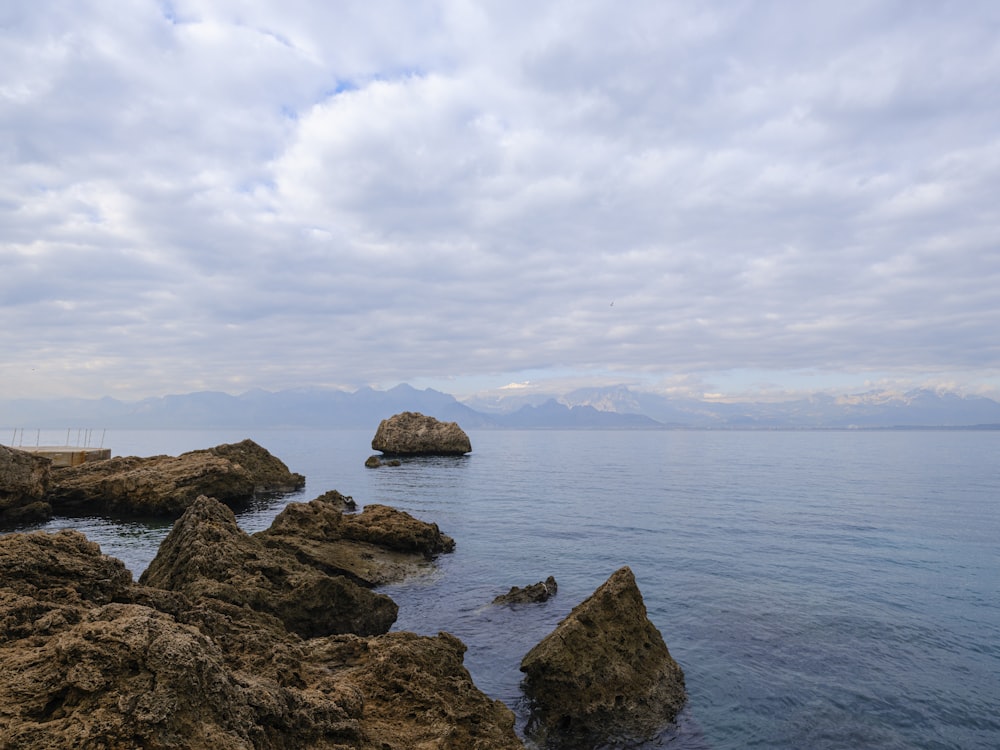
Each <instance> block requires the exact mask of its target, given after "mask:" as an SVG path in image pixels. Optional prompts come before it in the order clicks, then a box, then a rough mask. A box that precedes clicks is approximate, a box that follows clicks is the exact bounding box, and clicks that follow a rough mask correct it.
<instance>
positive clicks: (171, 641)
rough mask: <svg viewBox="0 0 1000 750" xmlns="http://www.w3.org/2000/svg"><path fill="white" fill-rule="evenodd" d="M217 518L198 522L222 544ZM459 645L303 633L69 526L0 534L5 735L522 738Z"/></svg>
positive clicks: (366, 743) (308, 740)
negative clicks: (143, 580)
mask: <svg viewBox="0 0 1000 750" xmlns="http://www.w3.org/2000/svg"><path fill="white" fill-rule="evenodd" d="M197 505H202V504H201V503H199V504H196V506H197ZM203 505H211V504H209V503H204V504H203ZM193 507H194V508H195V510H196V511H197V507H195V506H193ZM211 508H212V509H214V510H215V511H220V509H221V511H225V509H224V508H222V506H220V505H219V504H218V503H215V504H214V505H211ZM221 516H225V513H224V512H219V513H217V514H215V515H213V514H211V513H209V514H206V517H205V519H204V520H205V521H206V523H207V524H208V525H209V526H218V528H217V529H216V532H217V533H218V535H219V537H220V541H221V542H223V544H224V545H225V544H226V539H227V537H228V536H229V534H228V532H226V531H225V530H224V527H228V525H229V520H228V518H222V517H221ZM208 536H211V535H208ZM188 539H189V541H195V542H198V540H197V539H194V540H192V539H190V537H188ZM190 562H191V564H192V565H197V564H199V563H201V562H204V563H206V564H210V563H211V561H210V560H209V559H207V558H206V557H205V556H199V555H193V556H191V559H190ZM251 563H252V561H251ZM464 650H465V647H464V646H463V645H462V644H461V642H460V641H458V640H457V639H456V638H454V637H452V636H449V635H446V634H441V635H439V636H437V637H433V638H431V637H424V636H417V635H414V634H412V633H390V634H387V635H381V636H370V637H362V636H357V635H335V636H328V637H322V638H314V639H309V640H302V639H301V638H299V637H298V636H296V635H295V634H294V633H290V632H288V631H287V630H285V628H284V626H283V624H282V622H281V621H280V620H279V619H277V618H276V617H273V616H271V615H269V614H266V613H262V612H258V611H255V610H253V609H250V608H248V607H245V606H239V605H236V604H232V603H227V602H225V601H222V600H219V599H215V598H212V597H205V598H201V599H189V598H188V597H187V596H186V595H185V594H182V593H179V592H175V591H167V590H163V589H158V588H154V587H149V586H144V585H137V584H134V583H132V578H131V574H130V573H129V572H128V570H127V569H126V568H125V566H124V565H123V564H122V563H121V562H120V561H118V560H115V559H114V558H110V557H108V556H106V555H102V554H101V551H100V548H99V547H98V546H97V545H96V544H93V543H91V542H89V541H88V540H87V539H86V538H85V537H84V536H83V535H82V534H80V533H78V532H75V531H64V532H59V533H56V534H49V533H42V532H36V533H33V534H9V535H6V536H2V537H0V747H2V748H10V749H11V750H15V749H19V748H32V750H57V749H60V750H61V748H67V747H83V748H107V749H108V750H112V749H113V748H132V747H143V748H150V749H151V750H166V749H167V748H174V747H186V748H195V749H201V748H206V749H207V748H213V749H214V748H221V749H222V750H237V749H239V750H249V749H250V748H253V749H254V750H293V749H294V748H305V747H308V748H311V749H312V750H385V748H390V749H392V750H402V748H439V749H441V750H459V749H465V748H470V749H471V750H494V749H496V750H508V749H509V750H516V749H517V748H523V745H522V744H521V743H520V741H519V740H518V739H517V737H516V736H515V734H514V729H513V725H514V717H513V714H512V713H511V712H510V710H509V709H507V708H506V707H505V706H503V705H502V704H501V703H499V702H498V701H492V700H490V699H489V698H487V697H486V696H485V695H483V694H482V693H481V692H479V691H478V690H477V689H476V688H475V685H474V684H473V683H472V680H471V678H470V676H469V673H468V671H467V670H466V669H465V667H464V666H463V664H462V656H463V652H464Z"/></svg>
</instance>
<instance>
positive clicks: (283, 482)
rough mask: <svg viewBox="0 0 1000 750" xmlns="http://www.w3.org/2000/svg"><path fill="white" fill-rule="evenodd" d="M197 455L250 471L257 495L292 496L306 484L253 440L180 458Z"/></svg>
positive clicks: (304, 479) (191, 453)
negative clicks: (229, 463) (225, 460)
mask: <svg viewBox="0 0 1000 750" xmlns="http://www.w3.org/2000/svg"><path fill="white" fill-rule="evenodd" d="M200 453H210V454H212V455H213V456H219V457H220V458H227V459H229V460H230V461H232V462H233V463H234V464H235V465H237V466H240V467H242V468H243V469H246V470H247V471H249V472H250V476H251V477H253V481H254V489H256V490H257V491H258V492H293V491H295V490H299V489H302V488H303V487H304V486H305V484H306V478H305V477H304V476H302V475H301V474H298V473H296V472H292V471H289V470H288V467H287V466H286V465H285V463H284V462H283V461H282V460H281V459H279V458H277V457H276V456H273V455H271V453H270V452H269V451H267V450H266V449H265V448H262V447H261V446H259V445H257V443H255V442H254V441H253V440H244V441H242V442H240V443H232V444H224V445H217V446H215V447H214V448H206V449H205V450H200V451H190V452H189V453H183V454H181V455H182V457H183V456H190V455H198V454H200Z"/></svg>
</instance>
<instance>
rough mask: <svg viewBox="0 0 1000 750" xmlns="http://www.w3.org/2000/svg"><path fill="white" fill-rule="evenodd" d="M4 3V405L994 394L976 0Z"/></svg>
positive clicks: (992, 175) (987, 60)
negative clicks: (752, 387)
mask: <svg viewBox="0 0 1000 750" xmlns="http://www.w3.org/2000/svg"><path fill="white" fill-rule="evenodd" d="M2 13H3V21H2V23H0V52H2V54H3V56H4V59H5V60H7V61H9V63H8V64H7V65H5V66H4V69H3V70H2V71H0V144H3V145H0V265H2V268H3V273H2V277H0V346H2V350H3V352H4V355H5V356H4V358H3V361H2V362H0V379H2V382H3V383H4V384H5V387H6V388H7V389H8V391H9V393H11V394H15V395H16V394H25V395H27V394H31V393H36V392H37V393H79V394H90V395H100V394H103V393H112V394H113V395H145V394H147V393H161V392H167V391H171V392H178V391H184V390H191V389H194V388H200V387H206V388H220V389H224V390H233V389H242V388H246V387H252V386H262V387H267V388H281V387H291V386H296V385H302V384H309V383H333V382H335V383H341V384H352V385H362V384H365V383H390V384H391V383H393V382H397V381H400V380H411V381H414V382H421V381H423V382H428V381H433V380H434V379H439V380H442V381H443V380H449V382H456V383H459V382H461V379H462V378H465V379H469V380H470V382H471V380H475V382H477V383H482V382H483V381H484V379H488V378H493V379H494V382H495V384H496V386H494V387H499V385H501V384H504V383H509V382H511V381H512V380H513V381H515V382H517V381H519V380H524V378H522V377H520V376H519V375H518V373H525V372H531V373H534V374H535V375H534V376H533V377H531V381H532V382H533V383H535V382H544V381H546V379H547V378H549V377H550V378H553V379H560V382H569V381H570V380H573V382H576V383H580V382H582V380H586V379H588V378H589V379H590V380H592V381H594V382H596V381H601V382H608V379H613V378H616V377H617V378H619V379H620V380H622V381H626V380H628V381H630V382H632V381H635V382H639V381H642V382H646V383H650V384H656V383H670V382H678V383H681V384H682V386H683V387H685V388H687V387H688V385H686V384H688V383H695V384H696V385H695V386H691V387H692V388H694V389H695V390H698V389H700V390H701V391H703V392H704V391H712V390H716V389H715V388H714V386H712V385H711V383H710V382H709V381H708V380H705V381H704V382H705V385H704V387H702V381H701V380H700V378H702V377H706V378H712V379H713V380H712V381H711V382H713V383H714V382H728V381H726V380H725V379H722V380H719V378H718V377H717V375H715V374H718V373H725V372H728V371H732V372H740V371H754V372H770V373H773V377H772V378H770V381H772V385H773V386H774V387H776V388H779V389H780V387H781V382H782V379H783V378H784V379H786V380H789V381H792V380H795V379H796V377H797V376H796V375H795V374H794V373H796V372H801V371H802V370H803V369H807V370H817V371H823V372H829V373H848V374H850V373H854V374H855V375H856V376H858V377H864V373H866V372H869V373H870V372H878V373H892V372H894V373H897V375H898V376H899V377H901V378H918V379H919V378H920V377H925V378H933V377H941V378H945V377H947V378H948V379H949V380H950V381H954V382H963V383H965V384H966V387H970V388H980V387H992V386H991V385H990V384H991V383H992V384H995V383H996V382H997V378H998V377H1000V351H998V350H997V347H996V345H995V344H994V343H993V342H994V340H995V331H996V330H998V328H1000V319H998V316H1000V311H998V310H997V308H996V305H995V289H996V288H997V282H998V281H1000V256H998V255H997V253H995V252H994V250H995V248H994V247H993V245H994V244H995V238H996V237H997V236H998V235H1000V233H998V229H1000V227H998V223H1000V222H998V218H1000V217H998V213H997V210H996V208H995V205H994V204H995V195H996V194H997V192H998V187H1000V185H998V182H1000V169H998V166H1000V139H998V138H997V137H996V136H995V123H996V122H997V120H998V117H1000V111H998V106H1000V104H998V102H997V101H996V98H995V97H994V96H991V95H990V92H991V91H992V85H993V82H994V81H995V80H996V76H997V74H998V72H1000V51H998V48H997V46H996V45H995V43H994V42H993V34H992V32H991V29H992V28H995V26H996V23H997V21H998V20H1000V17H998V11H997V10H996V9H995V7H994V6H993V5H992V4H990V3H975V2H970V3H965V4H962V5H961V6H949V7H945V6H941V7H937V6H927V5H911V4H902V5H901V4H899V3H894V2H888V1H886V2H880V3H857V4H855V3H839V4H837V5H836V6H826V5H819V6H817V5H804V6H789V5H788V4H786V3H774V2H749V3H744V4H740V5H733V6H725V7H707V6H704V5H703V4H701V3H683V2H682V3H670V4H662V3H636V4H632V5H630V6H627V7H624V8H623V7H622V6H620V5H615V4H613V3H607V2H600V1H598V2H592V3H586V4H582V5H581V4H579V3H573V4H568V3H552V4H547V5H545V6H538V5H530V4H526V3H509V4H503V5H501V6H483V5H479V4H472V3H467V2H458V1H457V0H456V1H455V2H439V3H430V4H410V3H395V4H393V5H392V8H391V12H390V11H389V10H387V9H386V8H385V7H384V6H379V7H378V8H376V7H375V6H372V5H371V4H364V3H360V2H358V3H337V4H332V5H323V4H320V5H317V4H315V3H306V2H289V3H282V4H280V5H279V4H276V3H272V2H257V3H244V2H239V3H237V2H222V1H215V2H207V3H202V2H199V3H193V2H172V3H171V2H167V3H154V2H149V3H131V4H127V5H124V6H121V7H118V6H114V7H112V6H109V5H106V4H103V3H96V2H90V3H87V2H84V3H75V4H72V5H65V4H60V3H56V2H40V3H23V2H22V3H14V4H12V5H9V6H7V7H5V9H4V11H3V12H2ZM612 301H613V302H614V305H613V306H612V305H611V302H612ZM70 321H72V327H69V322H70ZM40 373H45V375H44V377H43V376H42V375H41V374H40ZM546 373H548V375H546ZM708 373H715V374H713V375H708ZM783 373H784V375H783ZM945 373H947V376H945ZM672 378H679V380H677V381H672V380H671V379H672ZM759 382H761V383H763V381H759ZM983 384H985V385H983ZM671 387H673V386H671ZM677 387H681V386H677ZM767 387H768V388H770V387H771V386H770V385H769V386H767Z"/></svg>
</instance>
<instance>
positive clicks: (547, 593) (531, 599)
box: [493, 576, 559, 604]
mask: <svg viewBox="0 0 1000 750" xmlns="http://www.w3.org/2000/svg"><path fill="white" fill-rule="evenodd" d="M558 588H559V587H558V586H557V585H556V579H555V578H553V577H552V576H549V577H548V578H546V579H545V580H544V581H539V582H538V583H533V584H531V585H530V586H525V587H524V588H520V587H518V586H511V587H510V591H508V592H507V593H506V594H501V595H500V596H498V597H497V598H496V599H494V600H493V603H494V604H534V603H537V602H547V601H548V600H549V599H550V598H551V597H553V596H555V595H556V591H557V590H558Z"/></svg>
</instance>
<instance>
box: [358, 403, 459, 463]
mask: <svg viewBox="0 0 1000 750" xmlns="http://www.w3.org/2000/svg"><path fill="white" fill-rule="evenodd" d="M372 450H377V451H381V452H382V453H384V454H386V455H387V456H462V455H465V454H466V453H469V452H471V451H472V443H471V442H470V441H469V436H468V435H466V434H465V432H464V431H463V430H462V428H461V427H459V426H458V424H456V423H455V422H440V421H438V420H437V419H435V418H434V417H426V416H424V415H423V414H420V413H419V412H413V411H404V412H402V413H400V414H396V415H394V416H391V417H389V418H388V419H383V420H382V422H381V423H380V424H379V426H378V430H376V432H375V437H374V438H372Z"/></svg>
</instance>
